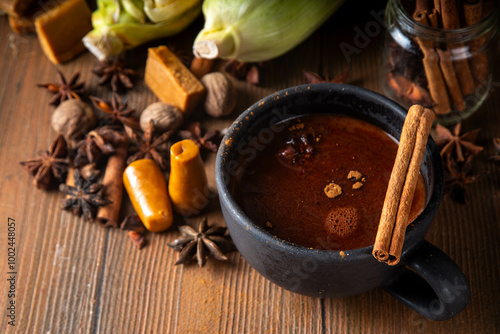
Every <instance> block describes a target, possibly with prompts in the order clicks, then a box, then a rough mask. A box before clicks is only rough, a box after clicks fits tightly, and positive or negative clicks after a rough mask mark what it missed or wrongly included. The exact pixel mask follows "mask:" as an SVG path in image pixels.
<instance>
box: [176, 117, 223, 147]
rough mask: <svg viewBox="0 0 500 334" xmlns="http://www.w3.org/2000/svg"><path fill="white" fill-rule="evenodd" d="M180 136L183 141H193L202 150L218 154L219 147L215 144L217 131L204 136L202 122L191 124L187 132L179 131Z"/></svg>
mask: <svg viewBox="0 0 500 334" xmlns="http://www.w3.org/2000/svg"><path fill="white" fill-rule="evenodd" d="M179 136H181V138H182V139H191V140H192V141H194V142H195V143H196V145H198V147H199V148H200V149H207V150H209V151H212V152H217V145H216V144H215V143H214V140H215V138H216V136H217V131H207V132H205V134H202V130H201V126H200V122H194V123H191V124H189V125H188V129H187V130H179Z"/></svg>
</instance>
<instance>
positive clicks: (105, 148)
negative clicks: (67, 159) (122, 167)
mask: <svg viewBox="0 0 500 334" xmlns="http://www.w3.org/2000/svg"><path fill="white" fill-rule="evenodd" d="M123 137H124V134H123V133H120V132H118V129H117V127H113V126H102V127H99V128H97V129H95V130H92V131H90V132H89V133H87V135H86V136H85V139H83V140H81V141H80V142H79V143H78V144H77V150H76V156H75V165H76V166H82V165H85V164H88V163H91V164H92V163H96V162H98V161H99V159H100V158H101V156H102V155H109V154H112V153H113V152H114V151H115V149H114V147H113V143H116V141H117V140H119V139H118V138H123Z"/></svg>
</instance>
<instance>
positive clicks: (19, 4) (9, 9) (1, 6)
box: [0, 0, 35, 17]
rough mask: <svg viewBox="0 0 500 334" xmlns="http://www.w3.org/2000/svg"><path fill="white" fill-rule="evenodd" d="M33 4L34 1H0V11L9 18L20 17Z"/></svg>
mask: <svg viewBox="0 0 500 334" xmlns="http://www.w3.org/2000/svg"><path fill="white" fill-rule="evenodd" d="M34 2H35V1H34V0H0V10H3V11H4V12H6V13H7V14H9V16H13V17H21V16H22V15H23V14H24V13H25V12H26V10H27V9H28V8H29V7H30V6H31V4H32V3H34Z"/></svg>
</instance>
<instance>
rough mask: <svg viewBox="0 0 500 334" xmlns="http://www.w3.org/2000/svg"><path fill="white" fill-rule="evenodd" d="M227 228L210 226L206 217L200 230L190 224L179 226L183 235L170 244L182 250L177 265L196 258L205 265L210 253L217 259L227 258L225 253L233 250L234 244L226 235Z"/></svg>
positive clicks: (175, 248)
mask: <svg viewBox="0 0 500 334" xmlns="http://www.w3.org/2000/svg"><path fill="white" fill-rule="evenodd" d="M226 230H227V228H225V227H220V226H209V225H208V224H207V219H206V218H205V219H204V220H203V221H202V222H201V223H200V225H199V226H198V232H196V231H195V230H194V229H193V228H192V227H191V226H189V225H183V226H179V231H180V232H181V236H182V237H181V238H179V239H176V240H175V241H174V242H173V243H169V244H168V245H169V246H170V247H172V248H173V249H174V250H176V251H178V252H180V254H179V259H178V260H177V262H176V263H175V265H178V264H185V263H188V262H190V261H191V260H194V259H195V258H196V260H197V261H198V265H199V266H200V267H203V266H204V265H205V262H206V259H207V256H208V255H212V256H213V257H214V258H215V259H217V260H227V257H226V256H225V255H224V253H226V252H229V251H232V250H233V249H234V244H233V242H232V240H231V238H230V237H229V236H224V234H225V233H226Z"/></svg>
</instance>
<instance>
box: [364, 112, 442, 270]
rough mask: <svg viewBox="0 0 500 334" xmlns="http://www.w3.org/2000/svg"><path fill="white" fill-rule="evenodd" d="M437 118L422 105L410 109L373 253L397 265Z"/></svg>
mask: <svg viewBox="0 0 500 334" xmlns="http://www.w3.org/2000/svg"><path fill="white" fill-rule="evenodd" d="M434 118H435V115H434V112H433V111H432V110H430V109H427V108H424V107H422V106H421V105H413V106H411V107H410V109H409V110H408V115H407V116H406V120H405V123H404V126H403V130H402V133H401V138H400V141H399V147H398V152H397V155H396V160H395V162H394V167H393V169H392V173H391V177H390V179H389V185H388V187H387V192H386V197H385V200H384V205H383V208H382V214H381V217H380V223H379V227H378V231H377V236H376V238H375V244H374V247H373V253H372V254H373V256H374V257H375V258H376V259H377V260H378V261H380V262H385V263H387V264H389V265H396V264H397V263H399V260H400V258H401V251H402V249H403V243H404V237H405V231H406V227H407V225H408V217H409V213H410V209H411V205H412V201H413V196H414V194H415V188H416V185H417V181H418V177H419V172H420V165H421V164H422V158H423V156H424V152H425V146H426V145H427V139H428V138H429V133H430V131H431V127H432V122H433V121H434Z"/></svg>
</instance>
